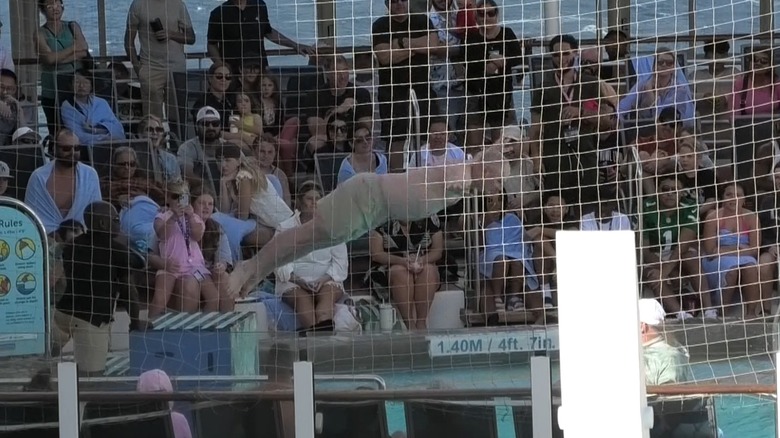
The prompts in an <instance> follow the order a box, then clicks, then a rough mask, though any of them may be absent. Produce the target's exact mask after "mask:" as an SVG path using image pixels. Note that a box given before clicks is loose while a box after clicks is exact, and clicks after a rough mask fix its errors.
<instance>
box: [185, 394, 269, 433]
mask: <svg viewBox="0 0 780 438" xmlns="http://www.w3.org/2000/svg"><path fill="white" fill-rule="evenodd" d="M276 408H277V406H276V404H275V403H274V402H271V401H259V402H246V403H240V402H232V403H220V402H204V403H198V404H196V405H194V406H193V407H192V417H193V422H192V425H193V427H194V431H195V433H196V434H197V435H196V436H198V437H201V438H208V437H225V438H228V437H230V438H278V437H282V436H283V435H282V434H280V433H279V432H280V431H281V430H282V426H281V417H280V416H279V415H278V414H277V409H276Z"/></svg>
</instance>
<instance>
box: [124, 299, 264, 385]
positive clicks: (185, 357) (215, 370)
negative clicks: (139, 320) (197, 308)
mask: <svg viewBox="0 0 780 438" xmlns="http://www.w3.org/2000/svg"><path fill="white" fill-rule="evenodd" d="M152 323H153V325H154V328H153V329H152V330H147V331H133V332H130V370H129V374H130V375H140V374H141V373H143V372H144V371H149V370H153V369H161V370H163V371H165V372H166V373H168V375H169V376H171V377H173V376H177V377H182V376H187V377H200V379H199V380H186V381H179V382H178V383H177V385H176V387H177V389H179V390H182V389H187V388H199V389H209V388H227V387H236V386H243V387H246V386H247V382H241V383H240V384H233V383H231V382H229V381H223V380H219V381H215V380H213V379H209V377H214V376H257V375H258V373H259V358H258V346H257V344H258V334H257V327H256V322H255V314H254V312H247V311H244V312H229V313H216V312H214V313H168V314H165V315H163V316H161V317H160V318H158V319H157V320H155V321H153V322H152Z"/></svg>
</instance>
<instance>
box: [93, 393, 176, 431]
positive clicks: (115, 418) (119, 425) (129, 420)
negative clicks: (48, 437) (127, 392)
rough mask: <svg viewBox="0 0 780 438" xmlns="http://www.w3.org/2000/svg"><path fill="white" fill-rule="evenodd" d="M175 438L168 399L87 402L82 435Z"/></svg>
mask: <svg viewBox="0 0 780 438" xmlns="http://www.w3.org/2000/svg"><path fill="white" fill-rule="evenodd" d="M144 436H146V437H155V438H174V436H173V424H172V423H171V412H170V408H169V407H168V403H167V402H146V403H144V402H140V403H139V402H118V403H87V404H86V406H85V408H84V419H83V421H82V423H81V437H82V438H104V437H111V438H138V437H144Z"/></svg>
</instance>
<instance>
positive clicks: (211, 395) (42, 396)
mask: <svg viewBox="0 0 780 438" xmlns="http://www.w3.org/2000/svg"><path fill="white" fill-rule="evenodd" d="M776 389H777V385H776V384H740V385H723V384H715V383H711V384H679V385H662V386H647V394H648V395H661V396H678V395H710V396H716V395H741V394H752V395H769V396H774V394H775V393H776ZM531 392H532V391H531V388H481V389H399V390H385V391H327V392H318V393H317V395H316V400H317V401H342V402H343V401H388V400H418V399H428V400H431V399H437V400H458V399H460V400H470V399H474V400H478V399H494V398H496V397H530V396H531ZM552 392H553V395H555V396H560V395H561V388H560V387H559V386H558V387H553V390H552ZM57 395H58V394H57V392H56V391H46V392H21V391H19V392H0V403H9V402H49V403H50V402H56V401H57V400H58V398H57ZM79 400H80V401H83V402H117V401H122V402H134V401H137V402H141V401H144V402H148V401H261V400H270V401H290V400H293V391H292V390H280V391H273V390H270V391H192V392H152V393H141V392H135V391H132V392H131V391H125V392H120V391H82V392H80V393H79Z"/></svg>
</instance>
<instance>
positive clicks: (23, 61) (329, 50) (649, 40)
mask: <svg viewBox="0 0 780 438" xmlns="http://www.w3.org/2000/svg"><path fill="white" fill-rule="evenodd" d="M510 25H511V23H510ZM757 36H758V37H760V38H766V39H770V38H771V39H773V40H774V39H778V38H780V32H769V33H766V34H752V33H733V34H725V33H723V34H707V35H662V36H647V37H635V38H630V39H629V40H628V41H627V43H628V44H659V43H667V44H668V43H691V42H692V43H695V42H696V41H712V39H714V38H718V39H731V40H734V41H748V40H752V39H753V38H755V37H757ZM523 41H524V43H525V44H526V46H527V47H544V46H546V44H547V43H546V41H545V40H543V39H539V38H528V39H524V40H523ZM599 42H600V41H599V40H598V39H596V38H587V39H582V40H580V45H581V46H590V45H597V44H598V43H599ZM372 50H373V49H372V47H371V46H368V45H358V46H337V47H335V48H334V47H327V46H322V47H317V55H319V56H322V55H329V54H334V53H341V54H348V53H371V51H372ZM184 55H185V57H186V58H187V59H188V60H189V59H206V58H209V54H208V52H185V53H184ZM293 55H299V53H298V52H296V51H295V50H293V49H286V48H285V49H266V56H268V57H275V56H293ZM92 58H93V59H94V61H95V62H98V63H102V62H118V61H121V62H128V61H129V58H128V57H127V56H126V55H109V56H93V57H92ZM14 63H15V64H16V65H35V64H38V58H36V57H33V58H15V59H14Z"/></svg>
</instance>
